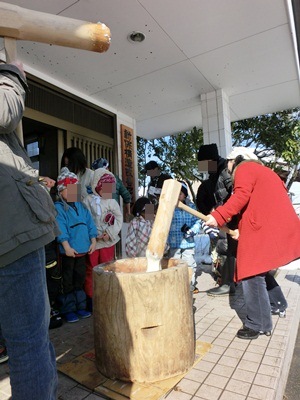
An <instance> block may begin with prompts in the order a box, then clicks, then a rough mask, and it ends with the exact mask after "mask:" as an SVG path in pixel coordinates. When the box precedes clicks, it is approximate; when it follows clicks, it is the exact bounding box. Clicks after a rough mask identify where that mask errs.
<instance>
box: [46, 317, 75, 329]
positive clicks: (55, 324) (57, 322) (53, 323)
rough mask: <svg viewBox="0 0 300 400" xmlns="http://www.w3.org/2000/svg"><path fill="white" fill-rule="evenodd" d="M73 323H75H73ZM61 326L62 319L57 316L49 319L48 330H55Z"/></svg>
mask: <svg viewBox="0 0 300 400" xmlns="http://www.w3.org/2000/svg"><path fill="white" fill-rule="evenodd" d="M74 322H75V321H74ZM62 324H63V321H62V318H61V317H59V316H58V315H53V316H52V317H51V318H50V324H49V329H56V328H60V327H61V326H62Z"/></svg>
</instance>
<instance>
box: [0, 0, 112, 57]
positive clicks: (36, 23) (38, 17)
mask: <svg viewBox="0 0 300 400" xmlns="http://www.w3.org/2000/svg"><path fill="white" fill-rule="evenodd" d="M0 36H2V37H10V38H14V39H19V40H29V41H32V42H41V43H48V44H54V45H58V46H66V47H72V48H76V49H82V50H89V51H95V52H98V53H102V52H104V51H107V50H108V48H109V46H110V41H111V36H110V29H109V28H108V27H107V26H106V25H105V24H103V23H101V22H98V23H96V24H95V23H91V22H87V21H80V20H77V19H73V18H67V17H63V16H60V15H53V14H48V13H43V12H39V11H35V10H29V9H26V8H21V7H18V6H15V5H13V4H8V3H3V2H0Z"/></svg>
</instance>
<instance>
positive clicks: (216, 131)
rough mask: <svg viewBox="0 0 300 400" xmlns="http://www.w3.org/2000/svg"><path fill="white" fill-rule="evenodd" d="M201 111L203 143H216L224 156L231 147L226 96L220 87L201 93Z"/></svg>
mask: <svg viewBox="0 0 300 400" xmlns="http://www.w3.org/2000/svg"><path fill="white" fill-rule="evenodd" d="M201 111H202V129H203V141H204V144H211V143H216V144H217V146H218V149H219V155H220V156H221V157H224V158H226V155H227V154H228V153H229V152H230V151H231V148H232V139H231V126H230V109H229V100H228V96H227V95H226V93H225V92H224V91H223V90H222V89H219V90H216V91H214V92H210V93H205V94H202V95H201Z"/></svg>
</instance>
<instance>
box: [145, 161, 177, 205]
mask: <svg viewBox="0 0 300 400" xmlns="http://www.w3.org/2000/svg"><path fill="white" fill-rule="evenodd" d="M143 173H146V174H147V175H148V176H150V183H149V185H148V194H147V196H148V199H149V200H150V201H151V203H153V204H154V206H155V207H157V206H158V202H159V196H160V194H161V190H162V187H163V183H164V181H165V180H167V179H172V177H171V175H168V174H165V173H162V172H161V169H160V167H159V165H158V164H157V162H156V161H154V160H151V161H149V162H148V163H147V164H146V165H145V168H144V170H143Z"/></svg>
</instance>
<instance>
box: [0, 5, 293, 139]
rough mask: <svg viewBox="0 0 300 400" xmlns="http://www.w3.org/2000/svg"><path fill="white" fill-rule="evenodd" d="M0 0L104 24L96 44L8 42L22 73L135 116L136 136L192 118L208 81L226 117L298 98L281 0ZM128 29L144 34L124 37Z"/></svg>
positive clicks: (176, 127)
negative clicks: (103, 42) (222, 99)
mask: <svg viewBox="0 0 300 400" xmlns="http://www.w3.org/2000/svg"><path fill="white" fill-rule="evenodd" d="M7 3H11V4H15V5H18V6H21V7H24V8H28V9H33V10H37V11H42V12H47V13H50V14H57V15H61V16H64V17H70V18H76V19H80V20H85V21H91V22H97V21H101V22H103V23H105V24H106V25H107V26H108V27H109V28H110V30H111V36H112V41H111V45H110V48H109V50H108V51H107V52H106V53H92V52H88V51H84V50H77V49H70V48H65V47H58V46H50V45H47V44H41V43H33V42H27V41H18V58H19V59H20V60H21V61H22V62H23V63H24V65H25V69H26V70H27V72H29V73H32V74H34V75H36V76H38V77H39V78H41V79H44V80H47V81H49V82H51V83H53V84H55V85H56V86H58V87H60V88H63V89H66V90H68V91H70V92H72V93H74V94H77V95H81V96H83V97H84V98H85V99H88V100H89V101H91V102H93V103H95V104H97V105H100V106H102V107H104V108H108V109H109V110H110V111H113V112H116V113H122V114H125V115H127V116H129V117H130V118H133V119H135V120H136V133H137V135H139V136H141V137H144V138H147V139H151V138H157V137H161V136H166V135H169V134H174V133H178V132H181V131H188V130H190V129H191V128H192V127H193V126H197V127H201V126H202V117H201V103H200V96H201V94H204V93H208V92H212V91H214V90H217V89H223V90H224V92H225V93H226V94H227V95H228V96H229V101H230V110H231V120H232V121H236V120H241V119H244V118H248V117H253V116H256V115H259V114H264V113H268V112H275V111H280V110H283V109H287V108H291V107H297V106H299V105H300V92H299V68H298V57H297V54H296V50H295V49H296V45H297V44H295V42H294V37H295V35H293V25H292V24H291V23H290V19H289V13H288V1H287V0H263V1H262V0H251V1H246V0H226V1H224V0H209V1H207V0H186V1H184V2H182V1H181V0H77V1H76V0H51V1H49V0H14V1H7ZM296 3H298V1H296ZM133 31H140V32H143V33H144V34H145V36H146V39H145V40H144V42H142V43H132V42H130V41H129V40H128V39H127V37H128V35H129V34H130V33H131V32H133ZM3 48H4V45H3V40H2V39H0V50H2V51H3Z"/></svg>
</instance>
